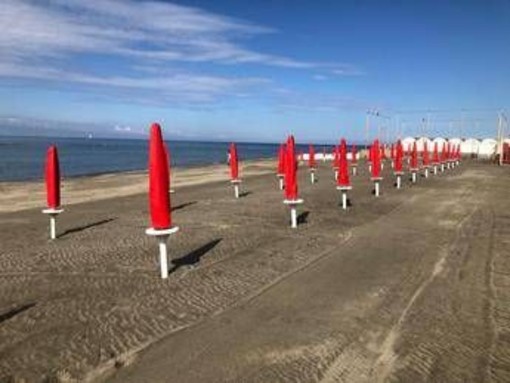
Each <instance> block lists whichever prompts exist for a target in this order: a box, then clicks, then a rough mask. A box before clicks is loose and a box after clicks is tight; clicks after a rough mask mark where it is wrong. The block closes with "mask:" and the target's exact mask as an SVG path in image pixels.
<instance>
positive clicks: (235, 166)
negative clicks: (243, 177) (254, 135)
mask: <svg viewBox="0 0 510 383" xmlns="http://www.w3.org/2000/svg"><path fill="white" fill-rule="evenodd" d="M229 153H230V179H232V180H237V179H239V158H238V157H237V146H236V144H234V143H233V142H232V143H231V144H230V148H229Z"/></svg>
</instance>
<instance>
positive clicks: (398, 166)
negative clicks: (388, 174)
mask: <svg viewBox="0 0 510 383" xmlns="http://www.w3.org/2000/svg"><path fill="white" fill-rule="evenodd" d="M403 157H404V148H403V147H402V142H401V141H400V140H398V141H397V147H396V152H395V171H396V172H402V158H403Z"/></svg>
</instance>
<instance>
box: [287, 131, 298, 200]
mask: <svg viewBox="0 0 510 383" xmlns="http://www.w3.org/2000/svg"><path fill="white" fill-rule="evenodd" d="M295 146H296V145H295V142H294V136H289V138H288V139H287V153H286V155H285V198H286V199H288V200H295V199H297V198H298V185H297V162H296V150H295Z"/></svg>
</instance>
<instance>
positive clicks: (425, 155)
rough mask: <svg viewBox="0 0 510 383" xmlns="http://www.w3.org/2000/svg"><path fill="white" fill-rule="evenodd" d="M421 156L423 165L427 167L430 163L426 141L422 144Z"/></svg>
mask: <svg viewBox="0 0 510 383" xmlns="http://www.w3.org/2000/svg"><path fill="white" fill-rule="evenodd" d="M421 155H422V161H423V165H425V166H428V165H429V163H430V159H429V147H428V145H427V141H424V142H423V152H422V154H421Z"/></svg>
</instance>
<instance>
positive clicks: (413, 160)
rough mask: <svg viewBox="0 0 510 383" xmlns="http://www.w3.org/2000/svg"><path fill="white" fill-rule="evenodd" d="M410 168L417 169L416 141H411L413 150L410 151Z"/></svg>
mask: <svg viewBox="0 0 510 383" xmlns="http://www.w3.org/2000/svg"><path fill="white" fill-rule="evenodd" d="M410 167H411V169H418V149H417V147H416V141H415V142H414V143H413V150H412V151H411V164H410Z"/></svg>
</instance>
